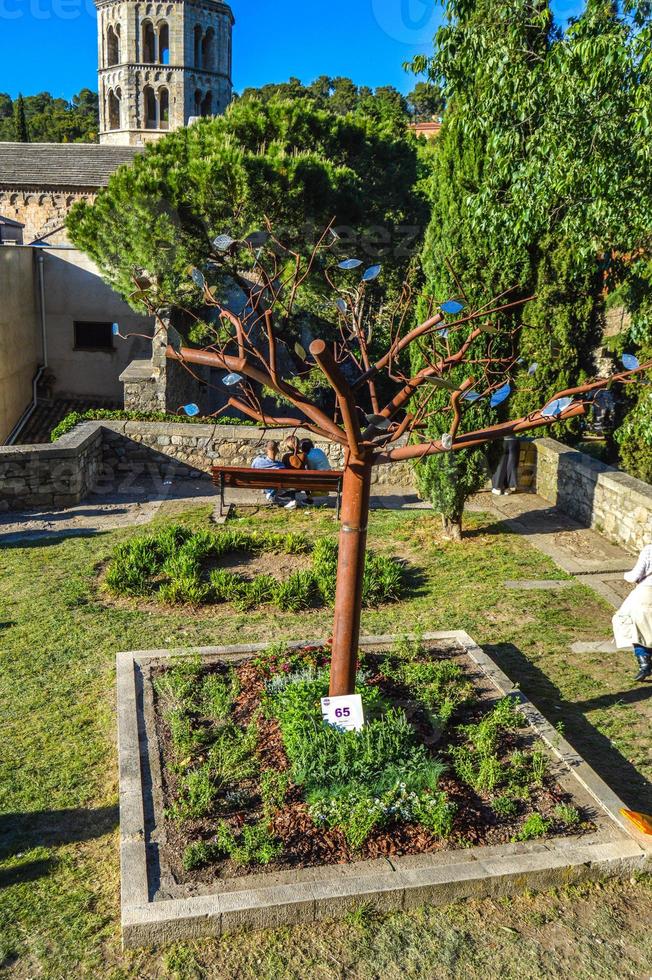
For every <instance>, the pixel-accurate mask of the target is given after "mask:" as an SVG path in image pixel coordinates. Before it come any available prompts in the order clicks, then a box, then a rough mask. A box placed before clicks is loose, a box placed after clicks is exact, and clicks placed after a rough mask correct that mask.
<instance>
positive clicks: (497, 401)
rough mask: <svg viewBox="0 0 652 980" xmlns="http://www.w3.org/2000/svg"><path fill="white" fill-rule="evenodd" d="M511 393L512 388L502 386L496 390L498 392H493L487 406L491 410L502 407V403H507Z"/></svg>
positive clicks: (508, 385)
mask: <svg viewBox="0 0 652 980" xmlns="http://www.w3.org/2000/svg"><path fill="white" fill-rule="evenodd" d="M511 393H512V386H511V385H510V384H506V385H503V386H502V388H499V389H498V391H494V393H493V395H492V396H491V401H490V402H489V404H490V405H491V407H492V408H498V406H499V405H502V403H503V402H506V401H507V399H508V398H509V396H510V395H511Z"/></svg>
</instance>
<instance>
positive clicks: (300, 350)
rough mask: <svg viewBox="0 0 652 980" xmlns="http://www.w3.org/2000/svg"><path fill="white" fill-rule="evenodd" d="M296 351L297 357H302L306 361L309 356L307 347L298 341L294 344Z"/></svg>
mask: <svg viewBox="0 0 652 980" xmlns="http://www.w3.org/2000/svg"><path fill="white" fill-rule="evenodd" d="M294 353H295V354H296V355H297V357H300V358H301V360H302V361H305V360H307V358H308V355H307V354H306V349H305V347H302V346H301V344H300V343H298V342H297V343H296V344H295V345H294Z"/></svg>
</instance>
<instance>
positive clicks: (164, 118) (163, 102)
mask: <svg viewBox="0 0 652 980" xmlns="http://www.w3.org/2000/svg"><path fill="white" fill-rule="evenodd" d="M158 110H159V111H158V118H159V129H169V128H170V93H169V92H168V90H167V89H166V88H162V89H159V93H158Z"/></svg>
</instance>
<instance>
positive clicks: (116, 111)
mask: <svg viewBox="0 0 652 980" xmlns="http://www.w3.org/2000/svg"><path fill="white" fill-rule="evenodd" d="M121 99H122V92H121V91H120V89H119V88H117V89H116V90H115V92H112V91H111V92H109V129H120V103H121Z"/></svg>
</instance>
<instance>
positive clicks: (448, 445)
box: [441, 432, 453, 453]
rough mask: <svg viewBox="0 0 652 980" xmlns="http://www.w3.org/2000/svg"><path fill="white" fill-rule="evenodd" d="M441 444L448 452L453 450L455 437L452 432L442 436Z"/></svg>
mask: <svg viewBox="0 0 652 980" xmlns="http://www.w3.org/2000/svg"><path fill="white" fill-rule="evenodd" d="M441 444H442V446H443V447H444V449H445V450H446V452H447V453H449V452H450V451H451V449H452V448H453V437H452V435H451V434H450V432H445V433H444V434H443V436H442V437H441Z"/></svg>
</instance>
